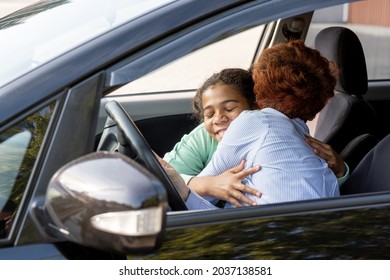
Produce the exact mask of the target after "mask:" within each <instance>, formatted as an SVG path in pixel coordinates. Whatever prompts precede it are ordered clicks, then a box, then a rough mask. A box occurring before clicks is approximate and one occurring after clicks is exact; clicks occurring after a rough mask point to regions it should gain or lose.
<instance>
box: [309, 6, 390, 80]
mask: <svg viewBox="0 0 390 280" xmlns="http://www.w3.org/2000/svg"><path fill="white" fill-rule="evenodd" d="M373 2H374V1H373ZM377 2H378V3H380V1H377ZM362 4H364V3H352V4H349V5H341V6H336V7H332V8H326V9H322V10H317V11H315V12H314V15H313V20H312V24H311V25H310V28H309V32H308V35H307V37H306V43H307V44H308V45H309V46H314V38H315V36H316V35H317V34H318V32H320V31H321V30H322V29H324V28H327V27H330V26H345V27H347V28H349V29H351V30H352V31H354V32H355V33H356V35H357V36H358V37H359V39H360V41H361V43H362V46H363V50H364V54H365V57H366V64H367V74H368V79H369V80H389V79H390V68H389V67H388V63H387V61H388V58H387V57H386V54H387V52H388V50H389V47H390V26H389V24H388V23H386V22H381V21H374V20H373V19H374V18H375V17H378V15H376V14H375V13H378V10H377V9H368V8H365V9H364V10H363V11H360V10H359V9H360V5H362ZM365 4H366V5H367V3H365ZM370 4H371V5H372V4H374V3H370ZM356 7H357V8H356ZM378 8H379V7H378ZM359 13H364V18H363V17H362V16H361V17H359ZM355 14H356V15H355ZM370 19H371V20H370Z"/></svg>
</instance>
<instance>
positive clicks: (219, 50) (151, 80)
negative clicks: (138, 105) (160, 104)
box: [111, 25, 264, 95]
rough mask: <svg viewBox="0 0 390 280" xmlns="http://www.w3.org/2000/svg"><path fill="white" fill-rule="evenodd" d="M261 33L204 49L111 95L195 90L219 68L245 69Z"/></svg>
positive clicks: (242, 35) (251, 31)
mask: <svg viewBox="0 0 390 280" xmlns="http://www.w3.org/2000/svg"><path fill="white" fill-rule="evenodd" d="M263 29H264V26H263V25H261V26H257V27H255V28H252V29H249V30H246V31H243V32H241V33H239V34H237V35H234V36H230V37H228V38H226V39H223V40H220V41H218V42H215V43H213V44H210V45H208V46H205V47H204V48H201V49H199V50H197V51H195V52H193V53H190V54H188V55H186V56H184V57H182V58H180V59H178V60H175V61H173V62H171V63H169V64H167V65H165V66H164V67H161V68H159V69H157V70H155V71H153V72H151V73H149V74H148V75H146V76H144V77H142V78H140V79H137V80H135V81H133V82H131V83H129V84H127V85H125V86H123V87H121V88H120V89H118V90H116V91H114V92H112V93H111V95H117V94H129V93H143V92H161V91H177V90H189V89H196V88H198V87H199V86H200V85H201V83H202V82H203V81H204V80H205V79H206V78H207V77H209V76H210V75H211V74H213V73H214V72H218V71H220V70H221V69H223V68H227V67H239V68H244V69H249V67H250V65H251V63H252V60H253V57H254V55H255V52H256V49H257V46H258V43H259V40H260V36H261V34H262V32H263Z"/></svg>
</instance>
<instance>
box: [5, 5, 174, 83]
mask: <svg viewBox="0 0 390 280" xmlns="http://www.w3.org/2000/svg"><path fill="white" fill-rule="evenodd" d="M169 2H172V0H144V1H139V0H56V1H41V2H38V3H37V4H35V5H32V6H29V7H27V8H25V9H22V10H20V11H18V12H15V13H13V14H10V15H8V16H6V17H4V18H2V19H0V42H1V48H0V61H1V63H2V65H6V67H1V68H0V87H1V86H3V85H4V84H6V83H8V82H10V81H11V80H13V79H15V78H17V77H19V76H21V75H23V74H25V73H27V72H28V71H30V70H31V69H33V68H35V67H37V66H39V65H41V64H43V63H45V62H47V61H49V60H50V59H52V58H55V57H57V56H59V55H60V54H62V53H65V52H66V51H68V50H70V49H72V48H74V47H75V46H78V45H81V44H82V43H84V42H86V41H88V40H90V39H91V38H94V37H96V36H98V35H100V34H102V33H104V32H107V31H108V30H110V29H113V28H115V27H117V26H119V25H120V24H122V23H124V22H127V21H129V20H132V19H135V18H137V17H139V16H140V15H143V14H146V13H148V12H150V11H152V10H155V9H156V8H158V7H161V6H163V5H165V4H167V3H169Z"/></svg>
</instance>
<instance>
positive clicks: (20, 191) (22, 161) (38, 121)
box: [0, 104, 54, 238]
mask: <svg viewBox="0 0 390 280" xmlns="http://www.w3.org/2000/svg"><path fill="white" fill-rule="evenodd" d="M53 108H54V104H52V105H49V106H46V107H45V108H43V109H41V110H39V111H37V112H35V113H34V114H32V115H30V116H28V117H27V118H26V119H24V120H23V121H21V122H19V123H17V124H16V125H14V126H12V127H10V128H8V129H7V130H5V131H3V132H1V133H0V154H1V157H0V238H5V237H6V236H7V234H8V233H9V230H10V228H11V225H12V219H13V218H14V217H15V214H16V212H17V209H18V207H19V205H20V203H21V201H22V199H23V196H24V193H25V190H26V187H27V184H28V181H29V178H30V175H31V172H32V170H33V166H34V164H35V161H36V159H37V156H38V152H39V149H40V147H41V144H42V141H43V138H44V135H45V133H46V130H47V127H48V124H49V121H50V118H51V116H52V112H53Z"/></svg>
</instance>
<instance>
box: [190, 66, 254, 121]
mask: <svg viewBox="0 0 390 280" xmlns="http://www.w3.org/2000/svg"><path fill="white" fill-rule="evenodd" d="M215 85H227V86H230V87H232V88H234V89H235V90H237V91H238V92H239V93H240V94H241V95H242V96H243V97H244V98H245V99H246V100H247V101H248V104H249V106H250V108H251V109H255V108H257V104H256V100H255V95H254V93H253V86H254V84H253V79H252V74H251V72H249V71H247V70H244V69H240V68H227V69H224V70H222V71H221V72H219V73H215V74H213V75H212V76H211V77H210V78H208V79H207V80H206V81H205V82H204V83H203V85H202V86H201V87H200V88H199V89H198V90H197V91H196V94H195V96H194V100H193V117H194V118H195V119H197V120H198V121H199V122H203V120H204V116H203V106H202V96H203V93H204V92H205V91H206V90H207V89H208V88H210V87H212V86H215Z"/></svg>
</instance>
